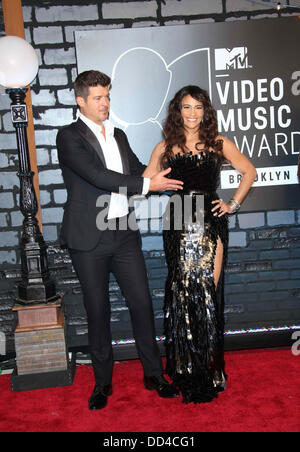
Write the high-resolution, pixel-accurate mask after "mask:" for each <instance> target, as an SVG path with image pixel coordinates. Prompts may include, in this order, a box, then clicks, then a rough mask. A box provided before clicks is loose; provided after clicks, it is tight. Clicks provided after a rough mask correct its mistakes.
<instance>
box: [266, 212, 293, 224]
mask: <svg viewBox="0 0 300 452" xmlns="http://www.w3.org/2000/svg"><path fill="white" fill-rule="evenodd" d="M267 218H268V225H269V226H279V225H281V224H295V223H296V221H295V212H294V211H292V210H288V211H286V210H280V211H277V212H268V213H267Z"/></svg>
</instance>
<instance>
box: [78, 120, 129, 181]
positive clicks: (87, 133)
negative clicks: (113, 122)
mask: <svg viewBox="0 0 300 452" xmlns="http://www.w3.org/2000/svg"><path fill="white" fill-rule="evenodd" d="M75 124H76V128H77V131H78V132H79V133H80V135H81V136H82V137H83V138H84V139H85V140H86V141H88V142H89V144H90V145H91V146H92V147H93V149H94V150H95V151H96V152H97V154H98V156H99V157H100V160H101V162H102V163H103V165H104V166H105V168H106V161H105V157H104V154H103V150H102V148H101V146H100V143H99V141H98V140H97V137H96V135H95V134H94V133H93V132H92V131H91V129H90V128H89V127H88V126H87V125H86V124H85V123H84V122H83V121H81V119H78V121H77V122H76V123H75ZM114 137H115V140H116V142H117V145H118V148H119V151H120V155H121V159H122V164H123V174H130V167H129V160H128V154H127V148H126V146H125V144H124V142H123V140H122V137H121V135H120V134H119V133H118V129H116V128H115V130H114Z"/></svg>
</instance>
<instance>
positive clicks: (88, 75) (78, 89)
mask: <svg viewBox="0 0 300 452" xmlns="http://www.w3.org/2000/svg"><path fill="white" fill-rule="evenodd" d="M99 85H100V86H103V87H107V86H108V87H109V88H110V86H111V79H110V77H109V76H108V75H106V74H104V73H103V72H100V71H93V70H91V71H84V72H81V74H79V75H78V76H77V78H76V80H75V83H74V91H75V97H83V98H84V100H86V99H87V97H88V95H89V87H90V86H99Z"/></svg>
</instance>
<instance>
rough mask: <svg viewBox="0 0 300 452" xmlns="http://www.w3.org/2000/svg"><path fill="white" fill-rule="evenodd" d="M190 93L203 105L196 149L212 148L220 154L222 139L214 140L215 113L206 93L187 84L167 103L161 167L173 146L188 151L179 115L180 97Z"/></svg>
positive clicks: (171, 152) (197, 87)
mask: <svg viewBox="0 0 300 452" xmlns="http://www.w3.org/2000/svg"><path fill="white" fill-rule="evenodd" d="M187 95H190V96H192V98H193V99H195V100H197V101H199V102H202V104H203V107H204V116H203V120H202V123H201V126H200V127H199V142H198V143H197V144H196V149H197V150H200V149H202V148H203V145H204V149H205V150H213V151H214V152H216V153H218V154H222V147H223V141H222V140H216V138H217V136H218V121H217V114H216V111H215V109H214V108H213V106H212V104H211V101H210V98H209V95H208V93H207V92H206V91H205V90H203V89H201V88H199V86H194V85H188V86H184V87H183V88H181V90H179V91H178V92H177V93H176V94H175V96H174V98H173V99H172V100H171V102H170V103H169V108H168V116H167V118H166V120H165V121H164V124H163V133H164V138H165V143H166V146H165V152H164V153H163V154H162V157H161V164H162V167H166V166H167V161H168V159H169V158H171V157H172V156H173V147H174V146H178V147H179V148H180V150H181V152H182V153H186V152H189V149H187V147H186V137H185V130H184V124H183V119H182V115H181V107H182V99H183V98H184V97H185V96H187Z"/></svg>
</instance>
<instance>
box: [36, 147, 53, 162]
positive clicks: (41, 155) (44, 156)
mask: <svg viewBox="0 0 300 452" xmlns="http://www.w3.org/2000/svg"><path fill="white" fill-rule="evenodd" d="M36 158H37V164H38V166H43V165H48V164H49V162H50V159H49V152H48V149H37V150H36Z"/></svg>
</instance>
